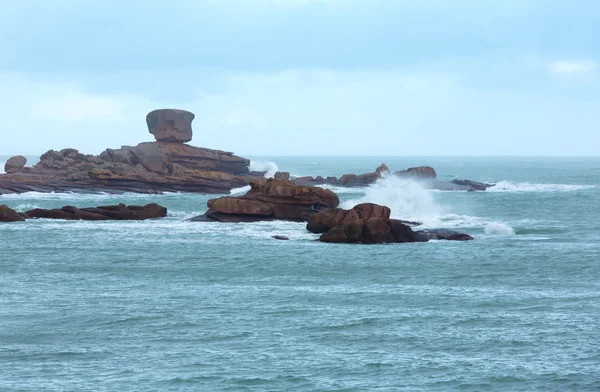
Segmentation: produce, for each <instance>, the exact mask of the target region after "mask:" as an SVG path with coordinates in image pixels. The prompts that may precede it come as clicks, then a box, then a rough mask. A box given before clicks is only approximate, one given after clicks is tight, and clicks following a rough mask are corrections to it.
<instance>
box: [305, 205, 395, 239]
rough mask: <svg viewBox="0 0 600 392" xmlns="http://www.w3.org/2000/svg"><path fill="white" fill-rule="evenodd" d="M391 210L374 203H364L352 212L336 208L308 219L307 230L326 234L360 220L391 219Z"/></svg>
mask: <svg viewBox="0 0 600 392" xmlns="http://www.w3.org/2000/svg"><path fill="white" fill-rule="evenodd" d="M390 213H391V211H390V209H389V208H388V207H385V206H380V205H377V204H373V203H363V204H359V205H357V206H355V207H353V208H352V209H351V210H343V209H341V208H334V209H330V210H328V211H324V212H319V213H317V214H314V215H311V216H310V217H309V218H308V223H307V224H306V229H307V230H308V231H310V232H312V233H316V234H321V233H326V232H328V231H329V230H331V229H332V228H334V227H335V226H339V225H341V224H344V223H348V222H351V221H353V220H358V219H367V220H368V219H371V218H379V219H389V217H390Z"/></svg>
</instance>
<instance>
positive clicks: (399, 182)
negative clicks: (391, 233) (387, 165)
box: [341, 176, 442, 221]
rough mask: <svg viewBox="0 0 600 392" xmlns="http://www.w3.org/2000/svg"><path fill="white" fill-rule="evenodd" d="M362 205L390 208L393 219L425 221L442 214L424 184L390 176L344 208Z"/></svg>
mask: <svg viewBox="0 0 600 392" xmlns="http://www.w3.org/2000/svg"><path fill="white" fill-rule="evenodd" d="M360 203H376V204H380V205H384V206H388V207H390V209H391V210H392V217H393V218H399V219H411V220H421V221H425V220H427V219H430V218H432V217H435V216H437V215H439V214H440V213H442V208H441V207H440V206H439V205H437V204H436V203H435V201H434V198H433V194H432V193H431V192H430V191H429V190H427V189H425V188H424V187H423V186H422V184H420V183H419V182H417V181H413V180H410V179H404V178H399V177H395V176H388V177H384V178H381V179H380V180H378V181H376V182H375V183H374V184H372V185H371V186H369V187H368V188H364V196H363V197H362V198H360V199H353V200H348V201H345V202H343V203H342V204H341V207H342V208H346V209H349V208H352V207H354V206H355V205H357V204H360Z"/></svg>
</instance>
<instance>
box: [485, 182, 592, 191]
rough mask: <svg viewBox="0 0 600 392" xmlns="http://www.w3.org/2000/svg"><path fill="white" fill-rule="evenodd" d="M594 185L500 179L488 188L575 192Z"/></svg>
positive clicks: (492, 189)
mask: <svg viewBox="0 0 600 392" xmlns="http://www.w3.org/2000/svg"><path fill="white" fill-rule="evenodd" d="M593 188H595V186H594V185H573V184H531V183H529V182H521V183H518V184H514V183H512V182H509V181H500V182H498V183H497V184H496V186H493V187H491V188H489V189H488V190H487V192H575V191H581V190H586V189H593Z"/></svg>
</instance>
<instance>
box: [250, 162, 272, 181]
mask: <svg viewBox="0 0 600 392" xmlns="http://www.w3.org/2000/svg"><path fill="white" fill-rule="evenodd" d="M249 168H250V171H258V172H266V173H265V178H272V177H273V176H275V173H277V172H278V171H279V168H278V167H277V164H276V163H275V162H271V161H250V167H249Z"/></svg>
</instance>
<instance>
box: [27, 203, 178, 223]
mask: <svg viewBox="0 0 600 392" xmlns="http://www.w3.org/2000/svg"><path fill="white" fill-rule="evenodd" d="M165 216H167V209H166V208H165V207H163V206H160V205H158V204H155V203H151V204H147V205H145V206H126V205H125V204H119V205H116V206H102V207H91V208H81V209H80V208H77V207H72V206H67V207H63V208H60V209H52V210H45V209H41V208H36V209H34V210H30V211H27V212H25V213H23V217H24V218H26V219H33V218H45V219H65V220H92V221H99V220H147V219H156V218H164V217H165Z"/></svg>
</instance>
